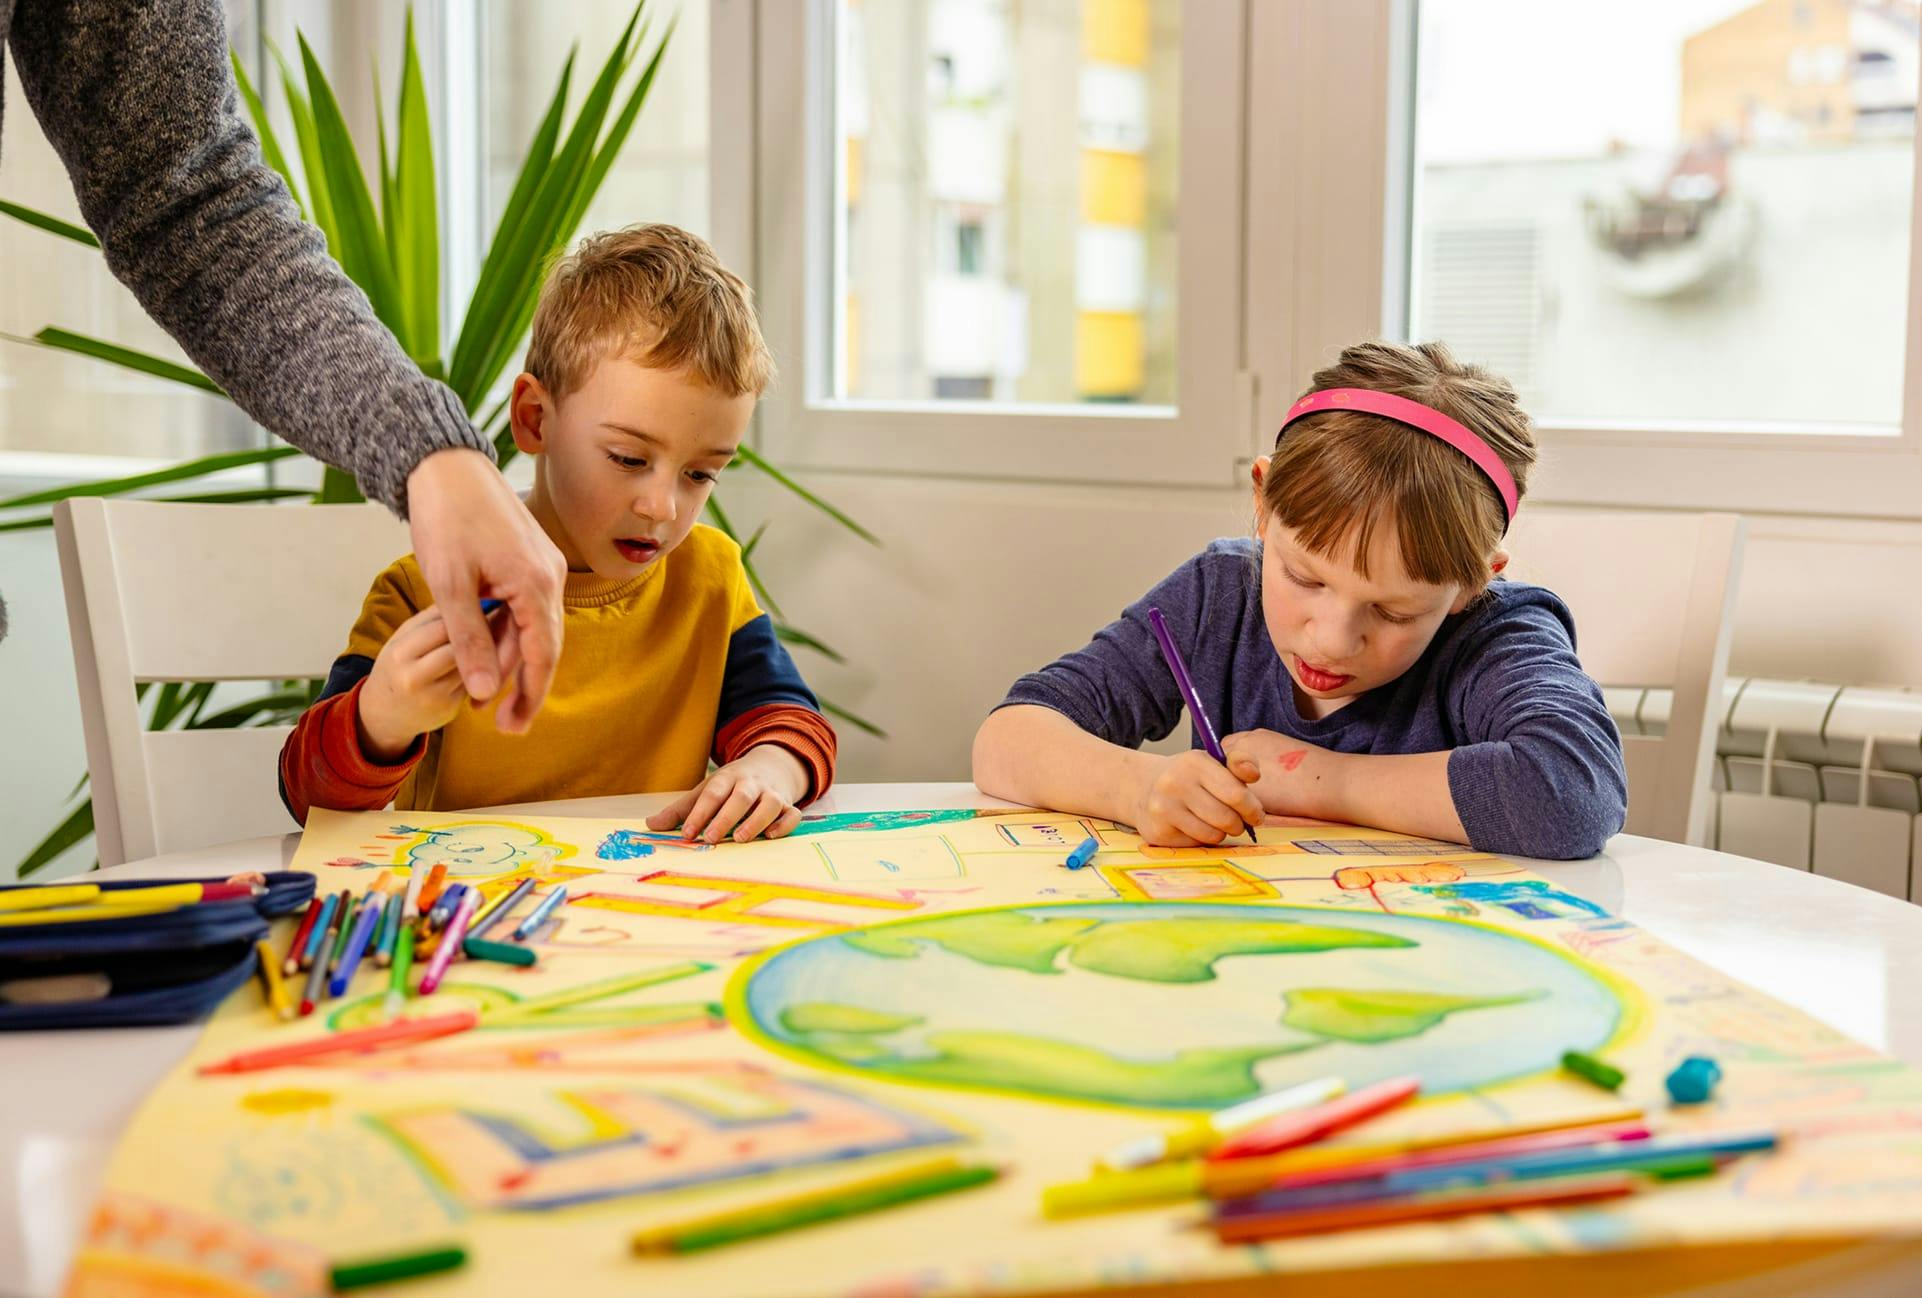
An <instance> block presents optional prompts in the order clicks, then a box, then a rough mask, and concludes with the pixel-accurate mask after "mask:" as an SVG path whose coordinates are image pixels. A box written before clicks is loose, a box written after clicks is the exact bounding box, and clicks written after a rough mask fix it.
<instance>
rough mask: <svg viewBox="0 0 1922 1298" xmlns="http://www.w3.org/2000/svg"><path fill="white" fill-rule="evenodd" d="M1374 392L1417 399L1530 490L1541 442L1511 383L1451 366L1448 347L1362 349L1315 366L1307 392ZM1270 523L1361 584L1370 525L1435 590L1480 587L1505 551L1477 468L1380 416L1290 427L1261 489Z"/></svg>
mask: <svg viewBox="0 0 1922 1298" xmlns="http://www.w3.org/2000/svg"><path fill="white" fill-rule="evenodd" d="M1329 388H1368V389H1371V390H1372V391H1375V392H1388V393H1392V394H1394V395H1395V396H1398V397H1406V398H1408V399H1409V400H1410V401H1419V402H1421V403H1422V404H1423V405H1425V406H1430V407H1432V408H1434V409H1436V410H1439V411H1441V412H1442V413H1443V414H1445V415H1447V416H1449V417H1450V418H1451V419H1454V420H1456V421H1457V422H1458V423H1461V424H1464V425H1466V426H1467V427H1468V428H1469V430H1470V431H1472V432H1473V433H1474V434H1475V435H1476V436H1477V437H1480V438H1481V439H1482V440H1483V441H1485V442H1487V443H1488V445H1489V447H1490V448H1491V449H1492V450H1493V451H1494V452H1495V454H1496V455H1498V456H1500V457H1501V459H1502V463H1504V464H1506V465H1507V466H1508V470H1509V472H1510V473H1512V474H1514V476H1515V490H1516V492H1517V494H1518V495H1520V494H1525V493H1526V492H1527V490H1528V470H1529V467H1530V466H1531V465H1533V464H1534V463H1535V435H1534V431H1533V428H1532V427H1531V425H1530V423H1529V419H1528V416H1527V415H1526V414H1524V413H1523V411H1522V409H1521V406H1520V405H1519V404H1517V400H1516V396H1515V388H1514V386H1513V385H1512V384H1510V383H1509V382H1508V380H1506V379H1503V378H1499V377H1497V376H1496V375H1494V374H1491V373H1489V372H1488V371H1487V370H1485V369H1483V368H1482V367H1481V366H1479V365H1465V364H1463V363H1462V362H1460V361H1458V360H1456V359H1455V358H1454V356H1453V355H1452V354H1451V353H1450V352H1449V350H1448V348H1447V347H1446V346H1444V345H1443V344H1441V343H1421V344H1418V345H1415V346H1404V345H1403V344H1401V343H1391V342H1380V341H1376V342H1366V343H1360V344H1358V345H1356V346H1354V347H1350V348H1348V349H1347V350H1346V351H1344V352H1342V354H1341V356H1340V357H1339V358H1338V359H1337V360H1336V361H1335V363H1334V364H1333V365H1331V366H1329V367H1328V368H1327V369H1324V370H1318V371H1317V372H1316V373H1315V376H1314V379H1313V380H1312V381H1311V382H1310V383H1309V385H1308V388H1307V391H1306V392H1304V393H1303V394H1302V395H1303V396H1306V395H1307V393H1308V392H1323V391H1326V390H1327V389H1329ZM1260 495H1261V506H1262V508H1263V509H1264V510H1265V511H1266V512H1267V513H1268V515H1269V516H1270V517H1272V518H1274V519H1276V520H1277V521H1279V522H1280V523H1282V524H1283V525H1284V526H1286V527H1288V528H1290V529H1292V530H1293V531H1294V533H1295V535H1296V537H1297V538H1298V539H1299V540H1300V541H1301V543H1302V544H1303V545H1305V546H1307V547H1308V549H1310V550H1311V551H1313V552H1315V553H1316V554H1322V555H1329V556H1336V555H1340V554H1342V552H1343V551H1344V549H1345V550H1346V551H1347V552H1348V553H1347V554H1346V555H1345V556H1344V557H1346V558H1348V559H1349V560H1350V561H1351V562H1352V563H1353V564H1354V566H1355V568H1356V570H1357V571H1359V572H1360V573H1361V575H1362V576H1364V577H1366V576H1368V575H1369V573H1368V553H1369V549H1370V546H1371V544H1372V542H1373V540H1374V536H1375V529H1376V528H1377V527H1380V526H1383V525H1387V526H1392V527H1394V528H1395V529H1396V532H1397V534H1398V539H1399V541H1400V548H1401V562H1402V567H1403V568H1404V569H1406V570H1407V573H1408V575H1409V576H1410V577H1412V578H1414V579H1415V580H1416V581H1419V582H1424V583H1426V584H1428V585H1431V586H1449V585H1455V586H1460V587H1461V588H1462V589H1464V590H1471V591H1478V590H1480V589H1481V588H1482V587H1483V586H1484V585H1485V584H1486V583H1487V581H1488V577H1489V572H1488V560H1489V557H1490V556H1491V555H1493V554H1494V553H1495V551H1496V550H1497V549H1498V548H1500V546H1501V540H1502V532H1503V530H1504V527H1505V522H1506V520H1505V517H1504V514H1503V510H1502V502H1501V497H1500V496H1498V495H1497V494H1496V493H1495V488H1494V486H1493V484H1491V483H1490V482H1489V481H1488V479H1487V478H1486V477H1485V476H1483V474H1482V471H1481V470H1480V469H1478V468H1476V467H1475V465H1474V462H1473V461H1471V460H1470V459H1469V458H1468V457H1467V456H1465V455H1463V454H1462V453H1461V452H1460V451H1458V450H1456V449H1455V448H1454V447H1452V446H1450V445H1448V443H1446V442H1444V441H1442V440H1441V439H1440V438H1438V437H1434V436H1431V435H1430V434H1428V433H1424V432H1422V431H1421V430H1420V429H1416V428H1410V427H1408V426H1407V425H1406V424H1400V423H1397V422H1395V421H1394V420H1392V419H1384V418H1382V417H1381V416H1379V415H1368V414H1361V413H1358V412H1355V411H1348V410H1337V411H1329V412H1326V413H1323V414H1318V415H1315V416H1314V417H1312V418H1309V419H1303V420H1301V421H1300V422H1299V423H1296V424H1293V425H1291V426H1290V427H1289V429H1288V431H1287V434H1286V435H1285V436H1283V437H1282V438H1281V440H1280V442H1279V444H1278V445H1277V446H1276V447H1275V453H1274V455H1273V457H1272V458H1271V459H1270V460H1269V461H1268V471H1267V474H1266V475H1265V476H1264V477H1263V479H1262V483H1261V489H1260Z"/></svg>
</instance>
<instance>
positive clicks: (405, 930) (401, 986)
mask: <svg viewBox="0 0 1922 1298" xmlns="http://www.w3.org/2000/svg"><path fill="white" fill-rule="evenodd" d="M413 967H414V926H413V925H412V924H402V925H401V926H400V936H399V937H398V938H396V939H395V940H394V970H393V973H391V974H390V975H389V976H388V982H387V1000H386V1002H385V1005H384V1008H385V1009H386V1011H387V1017H388V1018H390V1019H391V1018H393V1017H394V1016H395V1015H397V1014H399V1013H400V1011H401V1006H402V1004H403V1003H404V1002H405V1001H406V999H407V975H408V973H409V972H410V971H412V969H413Z"/></svg>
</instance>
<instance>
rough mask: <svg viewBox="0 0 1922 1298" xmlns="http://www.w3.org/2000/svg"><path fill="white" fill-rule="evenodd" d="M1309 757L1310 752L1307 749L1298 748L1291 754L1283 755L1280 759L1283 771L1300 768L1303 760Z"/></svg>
mask: <svg viewBox="0 0 1922 1298" xmlns="http://www.w3.org/2000/svg"><path fill="white" fill-rule="evenodd" d="M1307 756H1308V750H1307V749H1306V748H1297V749H1295V750H1294V751H1293V752H1291V753H1283V754H1282V755H1281V759H1280V760H1281V769H1282V770H1284V771H1292V770H1294V769H1295V768H1296V767H1297V766H1300V765H1301V763H1302V759H1303V758H1305V757H1307Z"/></svg>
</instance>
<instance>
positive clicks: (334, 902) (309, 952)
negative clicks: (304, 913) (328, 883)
mask: <svg viewBox="0 0 1922 1298" xmlns="http://www.w3.org/2000/svg"><path fill="white" fill-rule="evenodd" d="M338 905H340V898H339V897H338V896H336V895H334V894H331V893H330V894H329V895H328V896H327V898H326V899H325V900H324V901H322V902H321V903H320V918H318V919H316V920H315V921H314V927H313V930H312V931H311V932H309V933H308V934H307V942H306V945H304V946H303V947H301V949H300V967H301V968H302V969H307V968H311V967H312V965H313V963H314V958H315V957H316V956H318V955H319V954H320V949H321V948H322V947H323V946H325V945H326V942H327V927H328V925H329V924H331V923H332V922H333V919H334V908H335V907H336V906H338Z"/></svg>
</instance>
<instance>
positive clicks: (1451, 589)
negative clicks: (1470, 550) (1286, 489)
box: [1255, 478, 1507, 717]
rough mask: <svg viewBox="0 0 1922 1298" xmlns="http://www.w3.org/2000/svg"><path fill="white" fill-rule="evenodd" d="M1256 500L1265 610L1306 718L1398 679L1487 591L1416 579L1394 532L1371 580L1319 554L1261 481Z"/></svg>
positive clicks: (1381, 532)
mask: <svg viewBox="0 0 1922 1298" xmlns="http://www.w3.org/2000/svg"><path fill="white" fill-rule="evenodd" d="M1255 500H1256V518H1257V520H1258V521H1257V523H1256V526H1255V535H1256V536H1257V537H1259V538H1260V540H1261V543H1262V544H1261V608H1262V614H1263V617H1264V618H1265V620H1266V621H1267V623H1268V638H1269V639H1270V640H1271V641H1273V642H1274V646H1275V652H1276V653H1277V654H1279V655H1281V660H1282V662H1283V663H1284V664H1285V665H1286V666H1287V668H1288V675H1289V676H1290V677H1291V678H1292V679H1293V681H1294V685H1295V704H1296V707H1297V709H1298V710H1299V711H1300V713H1301V715H1302V716H1304V717H1325V716H1328V715H1329V714H1330V713H1332V712H1334V711H1336V710H1337V709H1339V708H1341V707H1343V706H1344V705H1346V704H1347V703H1348V702H1349V701H1350V700H1351V699H1354V698H1355V697H1357V696H1358V695H1360V694H1362V693H1364V692H1366V691H1368V690H1372V689H1374V688H1375V687H1377V686H1380V685H1386V684H1388V683H1389V682H1390V681H1392V680H1394V679H1396V678H1397V677H1399V676H1400V675H1401V674H1402V673H1403V672H1405V671H1407V670H1408V669H1409V668H1410V667H1412V666H1414V665H1415V660H1416V659H1418V658H1420V657H1421V656H1422V652H1423V651H1424V650H1425V649H1427V648H1428V643H1429V641H1431V640H1433V639H1434V638H1435V632H1436V631H1438V630H1439V629H1440V628H1441V624H1442V619H1443V618H1446V617H1447V616H1448V615H1449V614H1451V613H1459V612H1461V611H1462V610H1463V609H1464V608H1466V607H1468V604H1469V602H1470V601H1472V600H1473V599H1474V598H1475V596H1476V595H1477V594H1479V593H1480V592H1479V590H1464V589H1463V588H1462V587H1460V586H1453V585H1451V586H1431V585H1429V584H1428V583H1426V582H1421V581H1416V580H1415V579H1414V578H1412V577H1410V576H1409V575H1408V574H1407V571H1406V570H1405V569H1404V568H1403V567H1402V561H1401V541H1400V537H1399V535H1398V534H1397V531H1396V529H1395V528H1394V527H1390V526H1380V527H1377V528H1375V529H1374V536H1373V537H1372V538H1371V540H1370V550H1369V554H1368V571H1369V573H1370V574H1371V575H1370V576H1368V577H1363V576H1362V575H1361V573H1360V572H1358V571H1356V569H1355V568H1354V567H1353V566H1352V564H1351V563H1350V561H1349V558H1348V557H1343V558H1334V557H1330V556H1328V555H1320V554H1314V553H1311V552H1310V551H1309V550H1308V549H1307V548H1306V547H1305V546H1303V545H1302V544H1301V543H1300V541H1299V540H1298V539H1297V538H1296V536H1295V533H1294V530H1293V529H1292V528H1289V527H1285V526H1283V525H1282V524H1281V523H1280V522H1279V521H1278V520H1277V519H1275V518H1274V517H1273V516H1272V515H1271V514H1269V513H1268V511H1267V510H1266V509H1264V508H1262V506H1261V496H1260V485H1259V478H1257V484H1256V495H1255ZM1383 521H1384V523H1386V522H1387V521H1388V520H1383ZM1506 560H1507V556H1506V555H1504V554H1499V553H1498V554H1497V555H1496V556H1495V558H1494V560H1493V561H1492V562H1491V564H1490V567H1491V570H1493V571H1500V569H1501V568H1502V566H1504V564H1505V563H1506Z"/></svg>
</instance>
